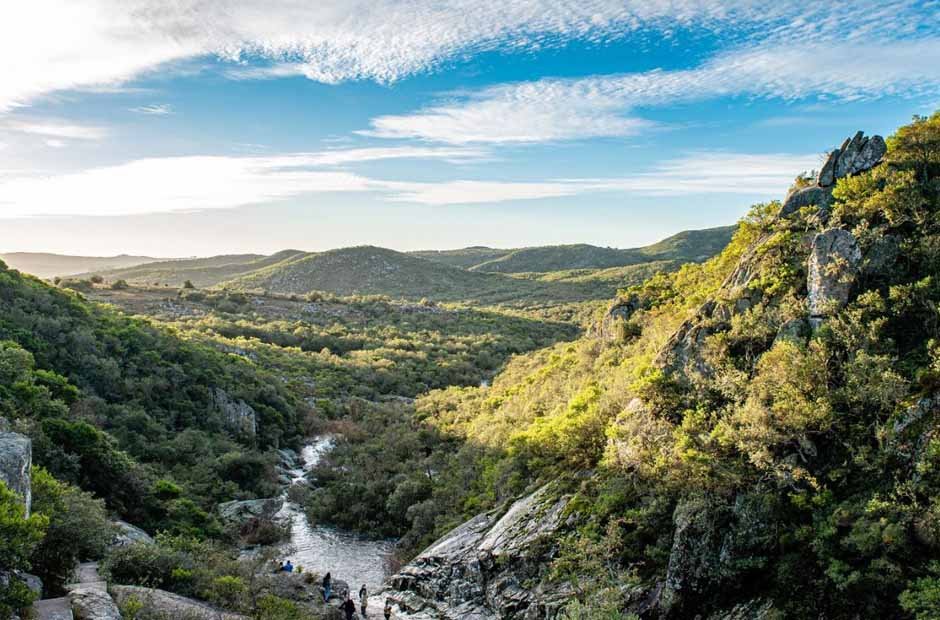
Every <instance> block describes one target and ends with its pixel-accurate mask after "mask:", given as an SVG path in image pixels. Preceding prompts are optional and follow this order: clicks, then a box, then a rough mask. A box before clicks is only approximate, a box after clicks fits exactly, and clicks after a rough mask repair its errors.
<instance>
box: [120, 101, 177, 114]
mask: <svg viewBox="0 0 940 620" xmlns="http://www.w3.org/2000/svg"><path fill="white" fill-rule="evenodd" d="M130 111H131V112H137V113H138V114H149V115H151V116H166V115H167V114H173V106H171V105H170V104H168V103H154V104H150V105H142V106H137V107H135V108H130Z"/></svg>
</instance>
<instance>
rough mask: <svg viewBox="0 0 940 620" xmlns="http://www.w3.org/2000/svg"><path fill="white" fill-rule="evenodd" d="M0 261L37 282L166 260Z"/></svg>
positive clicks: (57, 257) (6, 257)
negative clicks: (36, 279)
mask: <svg viewBox="0 0 940 620" xmlns="http://www.w3.org/2000/svg"><path fill="white" fill-rule="evenodd" d="M0 260H2V261H3V262H5V263H6V264H7V265H8V266H10V267H11V268H13V269H16V270H18V271H22V272H23V273H29V274H32V275H34V276H36V277H37V278H53V277H55V276H72V275H75V274H79V273H85V272H89V271H97V270H101V269H125V268H127V267H134V266H135V265H143V264H144V263H153V262H156V261H159V260H163V259H160V258H151V257H149V256H128V255H127V254H121V255H120V256H69V255H66V254H49V253H46V252H11V253H9V254H0Z"/></svg>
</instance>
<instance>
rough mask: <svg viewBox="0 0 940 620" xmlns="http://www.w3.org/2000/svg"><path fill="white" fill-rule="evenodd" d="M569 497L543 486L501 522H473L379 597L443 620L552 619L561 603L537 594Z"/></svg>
mask: <svg viewBox="0 0 940 620" xmlns="http://www.w3.org/2000/svg"><path fill="white" fill-rule="evenodd" d="M569 499H570V496H568V495H565V494H562V493H561V492H560V491H559V489H558V487H557V485H555V484H548V485H546V486H544V487H542V488H541V489H539V490H538V491H536V492H535V493H533V494H531V495H529V496H527V497H525V498H523V499H520V500H518V501H517V502H515V503H514V504H512V506H510V508H509V510H507V511H506V512H505V513H504V514H503V515H501V516H500V515H499V514H498V513H496V512H489V513H485V514H480V515H477V516H476V517H474V518H472V519H470V520H469V521H467V522H466V523H464V524H463V525H461V526H459V527H457V528H456V529H454V530H453V531H451V532H450V533H449V534H447V535H446V536H445V537H444V538H442V539H440V540H438V541H437V542H436V543H434V544H433V545H431V546H430V547H429V548H428V549H426V550H425V551H424V552H422V553H421V554H420V555H419V556H418V557H417V558H415V559H414V560H413V561H412V562H411V563H409V564H408V565H407V566H405V567H404V568H403V569H402V570H401V571H400V572H399V573H398V574H397V575H395V576H393V577H392V578H391V579H390V583H391V590H390V591H388V592H386V593H383V594H382V596H388V597H389V598H391V599H392V600H393V601H394V602H395V603H396V605H398V606H399V607H400V608H402V609H405V610H408V611H410V612H421V613H424V614H428V615H430V616H431V617H438V618H444V619H447V620H458V619H460V620H467V619H479V620H488V619H495V618H511V617H518V618H550V617H554V614H555V613H557V609H558V608H559V607H561V606H563V604H564V600H565V598H566V597H559V596H557V593H556V592H554V591H552V590H550V589H544V588H540V587H536V586H532V585H531V584H532V583H537V582H538V581H539V577H540V575H541V570H543V569H544V561H545V559H546V558H547V557H549V556H550V555H551V553H552V548H553V546H554V544H555V543H554V540H555V537H556V534H557V532H558V530H559V529H560V528H561V527H562V526H563V525H564V523H565V508H566V507H567V505H568V501H569Z"/></svg>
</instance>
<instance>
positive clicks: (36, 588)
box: [17, 573, 42, 598]
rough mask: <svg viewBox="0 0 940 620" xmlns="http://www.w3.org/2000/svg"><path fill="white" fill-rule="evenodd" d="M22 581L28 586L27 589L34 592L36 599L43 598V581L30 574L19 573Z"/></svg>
mask: <svg viewBox="0 0 940 620" xmlns="http://www.w3.org/2000/svg"><path fill="white" fill-rule="evenodd" d="M17 577H19V579H20V581H22V582H23V583H25V584H26V587H27V588H29V589H30V590H32V591H33V593H34V594H35V595H36V598H42V579H40V578H39V577H37V576H36V575H30V574H29V573H18V574H17Z"/></svg>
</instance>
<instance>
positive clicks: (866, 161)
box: [780, 131, 888, 217]
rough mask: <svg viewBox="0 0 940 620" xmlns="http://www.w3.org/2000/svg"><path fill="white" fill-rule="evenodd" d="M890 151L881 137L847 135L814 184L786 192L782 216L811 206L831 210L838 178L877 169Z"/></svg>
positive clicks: (861, 134)
mask: <svg viewBox="0 0 940 620" xmlns="http://www.w3.org/2000/svg"><path fill="white" fill-rule="evenodd" d="M887 152H888V146H887V145H886V144H885V141H884V138H882V137H881V136H872V137H871V138H866V137H865V134H864V132H861V131H859V132H858V133H856V134H855V136H853V137H851V138H847V139H846V140H845V142H843V143H842V146H840V147H839V148H837V149H835V150H833V151H832V152H831V153H829V157H828V158H827V159H826V163H825V164H823V167H822V169H821V170H820V171H819V176H818V178H817V180H816V184H815V185H811V186H809V187H803V188H800V189H795V190H793V191H791V192H790V193H789V194H788V195H787V197H786V199H784V201H783V207H782V208H781V209H780V217H787V216H789V215H792V214H793V213H796V212H797V211H799V210H800V209H802V208H803V207H807V206H810V205H816V206H817V207H819V208H820V209H822V210H826V209H828V208H829V204H830V203H831V202H832V188H833V187H834V186H835V184H836V181H838V180H839V179H841V178H843V177H848V176H852V175H855V174H859V173H860V172H864V171H866V170H870V169H871V168H874V167H875V166H877V165H878V164H879V163H880V162H881V158H882V157H884V155H885V153H887Z"/></svg>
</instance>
